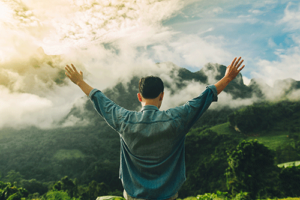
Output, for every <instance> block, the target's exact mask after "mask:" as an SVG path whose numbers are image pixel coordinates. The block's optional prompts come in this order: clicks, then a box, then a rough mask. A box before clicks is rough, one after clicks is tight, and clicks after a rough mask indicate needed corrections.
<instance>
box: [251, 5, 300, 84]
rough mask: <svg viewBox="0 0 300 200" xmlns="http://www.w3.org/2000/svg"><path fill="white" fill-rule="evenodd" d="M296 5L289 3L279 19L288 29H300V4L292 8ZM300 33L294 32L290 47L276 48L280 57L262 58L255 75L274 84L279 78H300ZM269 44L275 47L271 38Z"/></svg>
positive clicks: (276, 52)
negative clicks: (271, 59)
mask: <svg viewBox="0 0 300 200" xmlns="http://www.w3.org/2000/svg"><path fill="white" fill-rule="evenodd" d="M292 6H294V7H295V5H294V4H292V3H289V4H288V5H287V7H286V9H285V11H284V16H283V18H282V19H281V20H280V21H279V22H280V23H282V24H284V25H285V26H286V29H287V30H296V29H300V17H299V16H300V4H299V5H297V6H296V9H293V10H291V7H292ZM299 38H300V34H299V32H296V33H292V34H291V39H292V40H293V41H294V44H293V45H292V46H291V47H290V48H286V49H276V50H275V52H274V53H275V54H276V55H277V56H278V59H277V60H275V61H269V60H264V59H261V60H259V61H258V63H257V66H258V72H253V75H254V77H259V78H262V79H263V80H265V81H266V83H267V84H269V85H271V86H273V84H274V81H275V80H278V79H288V78H292V79H295V80H300V78H299V77H300V65H299V63H300V42H299V41H300V40H299ZM268 43H269V46H270V47H272V46H273V47H275V45H276V44H275V43H274V41H273V40H271V39H269V42H268Z"/></svg>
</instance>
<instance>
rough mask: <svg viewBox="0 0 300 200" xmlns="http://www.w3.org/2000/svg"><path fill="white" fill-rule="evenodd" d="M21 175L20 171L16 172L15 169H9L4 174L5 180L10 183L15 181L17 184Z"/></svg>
mask: <svg viewBox="0 0 300 200" xmlns="http://www.w3.org/2000/svg"><path fill="white" fill-rule="evenodd" d="M22 178H23V176H22V175H21V174H20V172H16V171H15V170H11V171H9V172H8V173H7V175H6V176H5V180H6V181H7V182H10V183H16V184H17V185H19V183H20V181H21V180H22Z"/></svg>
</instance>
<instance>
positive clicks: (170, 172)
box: [89, 85, 218, 200]
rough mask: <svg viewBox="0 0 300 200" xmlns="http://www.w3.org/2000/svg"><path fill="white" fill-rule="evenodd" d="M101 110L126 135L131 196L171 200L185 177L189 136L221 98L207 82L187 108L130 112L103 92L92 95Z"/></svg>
mask: <svg viewBox="0 0 300 200" xmlns="http://www.w3.org/2000/svg"><path fill="white" fill-rule="evenodd" d="M89 97H90V100H91V101H92V103H93V105H94V108H95V109H96V111H97V112H98V113H99V114H100V115H101V116H102V117H103V118H104V120H105V121H106V122H107V123H108V124H109V125H110V126H111V127H112V128H113V129H114V130H116V131H117V132H118V133H119V135H120V142H121V154H120V173H119V178H120V179H121V181H122V184H123V187H124V189H125V191H126V192H127V194H128V195H129V196H131V197H133V198H138V199H157V200H161V199H168V198H170V197H172V196H174V195H175V194H176V193H177V192H178V190H179V188H180V187H181V185H182V184H183V182H184V181H185V180H186V176H185V152H184V150H185V148H184V141H185V135H186V133H187V132H188V131H189V129H190V128H191V127H192V125H193V124H194V123H195V122H196V121H197V120H198V119H199V118H200V116H201V115H202V114H203V113H204V112H205V111H206V110H207V108H208V107H209V106H210V104H211V103H212V102H213V101H217V99H218V97H217V89H216V87H215V86H214V85H210V86H207V88H206V90H205V91H204V92H202V93H201V94H200V95H199V96H198V97H196V98H194V99H192V100H190V101H188V102H186V103H185V104H184V105H182V106H178V107H175V108H171V109H168V110H166V111H160V110H159V109H158V108H157V107H156V106H153V105H147V106H144V107H143V108H142V110H141V111H139V112H137V111H129V110H126V109H125V108H122V107H121V106H119V105H117V104H115V103H114V102H113V101H112V100H110V99H109V98H107V97H106V96H105V95H104V94H103V93H102V92H101V91H99V90H97V89H93V90H92V91H91V92H90V94H89Z"/></svg>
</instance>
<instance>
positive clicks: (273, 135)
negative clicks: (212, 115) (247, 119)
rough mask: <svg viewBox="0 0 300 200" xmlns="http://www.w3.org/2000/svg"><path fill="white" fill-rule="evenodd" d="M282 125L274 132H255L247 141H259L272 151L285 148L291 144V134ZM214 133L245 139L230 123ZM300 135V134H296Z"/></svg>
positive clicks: (274, 129)
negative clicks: (284, 146)
mask: <svg viewBox="0 0 300 200" xmlns="http://www.w3.org/2000/svg"><path fill="white" fill-rule="evenodd" d="M281 125H282V124H281V123H279V124H277V125H276V126H275V127H274V128H273V129H272V130H270V131H268V132H264V131H262V132H255V133H252V134H251V136H247V137H246V140H254V139H256V140H258V142H260V143H262V144H264V145H265V146H267V147H269V148H270V149H273V150H275V149H276V148H277V147H279V146H283V145H284V144H288V143H290V142H291V140H290V138H289V137H288V135H289V132H288V131H286V130H282V129H281V128H280V127H279V126H281ZM210 129H211V130H212V131H214V132H216V133H218V134H229V135H232V136H233V137H237V138H241V140H242V138H243V134H242V133H239V132H237V131H235V130H234V129H233V128H231V127H230V126H229V122H227V123H224V124H219V125H216V126H213V127H211V128H210ZM296 134H299V136H300V133H296Z"/></svg>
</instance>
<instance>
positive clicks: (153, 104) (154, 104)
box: [142, 100, 159, 108]
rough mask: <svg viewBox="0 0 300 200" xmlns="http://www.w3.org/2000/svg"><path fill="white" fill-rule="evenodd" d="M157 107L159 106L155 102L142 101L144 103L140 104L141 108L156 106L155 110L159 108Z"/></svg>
mask: <svg viewBox="0 0 300 200" xmlns="http://www.w3.org/2000/svg"><path fill="white" fill-rule="evenodd" d="M158 105H159V102H157V101H151V100H150V101H144V102H142V106H143V107H144V106H156V107H157V108H159V107H158Z"/></svg>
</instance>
